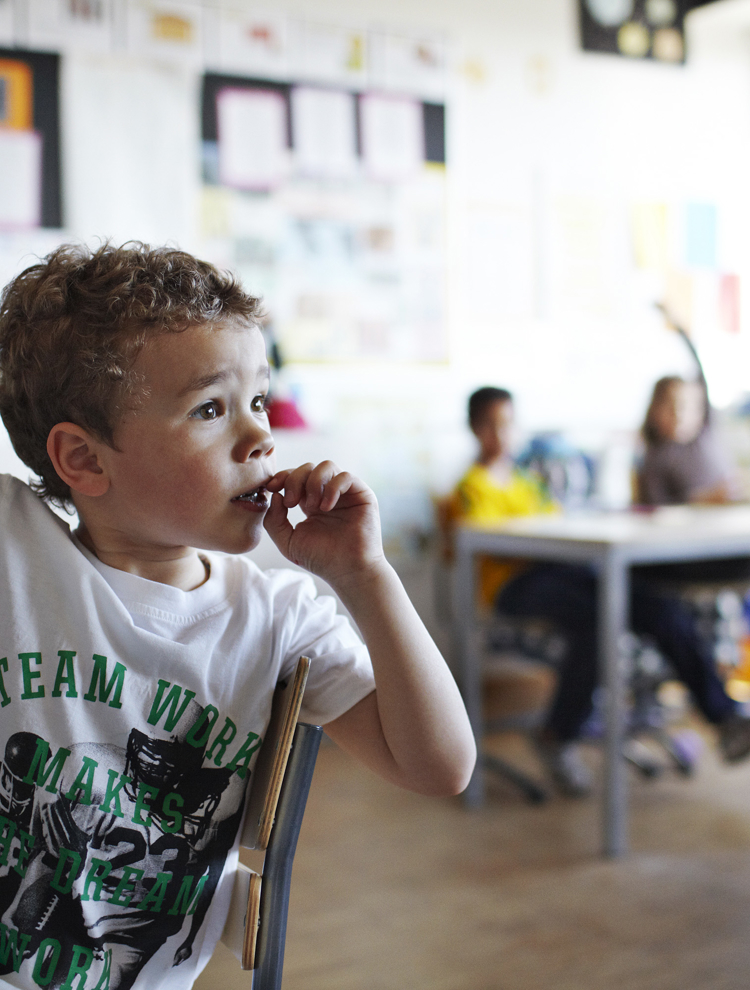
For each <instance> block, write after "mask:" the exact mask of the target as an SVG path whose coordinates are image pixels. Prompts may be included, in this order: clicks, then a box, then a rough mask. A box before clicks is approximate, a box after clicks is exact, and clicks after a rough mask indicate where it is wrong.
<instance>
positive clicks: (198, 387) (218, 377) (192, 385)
mask: <svg viewBox="0 0 750 990" xmlns="http://www.w3.org/2000/svg"><path fill="white" fill-rule="evenodd" d="M228 377H229V372H228V371H226V370H224V371H212V372H209V374H207V375H199V376H198V377H197V378H191V379H190V381H189V382H188V383H187V385H185V386H184V387H183V388H181V389H180V391H179V392H178V393H177V397H178V398H180V399H181V398H182V397H183V396H184V395H188V394H189V393H190V392H202V391H203V389H205V388H211V386H212V385H218V384H219V383H220V382H224V381H226V380H227V378H228ZM258 377H259V378H260V380H261V382H267V381H268V380H269V379H270V377H271V371H270V368H269V366H268V365H267V364H264V365H261V367H260V368H259V369H258Z"/></svg>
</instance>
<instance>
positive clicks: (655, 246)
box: [630, 203, 667, 270]
mask: <svg viewBox="0 0 750 990" xmlns="http://www.w3.org/2000/svg"><path fill="white" fill-rule="evenodd" d="M630 224H631V232H632V238H633V254H634V256H635V263H636V265H637V267H638V268H656V269H659V270H663V269H664V268H666V265H667V207H666V205H665V204H664V203H636V204H634V205H633V206H632V207H631V210H630Z"/></svg>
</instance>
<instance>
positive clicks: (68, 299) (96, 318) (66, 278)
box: [0, 242, 259, 505]
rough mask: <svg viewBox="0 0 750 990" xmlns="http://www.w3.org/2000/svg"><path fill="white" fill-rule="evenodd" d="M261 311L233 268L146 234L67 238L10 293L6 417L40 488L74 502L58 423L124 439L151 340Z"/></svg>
mask: <svg viewBox="0 0 750 990" xmlns="http://www.w3.org/2000/svg"><path fill="white" fill-rule="evenodd" d="M258 316H259V302H258V300H257V299H256V298H254V297H253V296H249V295H247V293H245V292H244V291H243V290H242V288H241V287H240V286H239V284H238V283H237V282H236V281H235V280H234V278H233V277H232V276H231V275H230V274H228V273H226V272H221V271H219V270H218V269H216V268H214V266H213V265H210V264H208V263H207V262H204V261H198V260H197V259H196V258H194V257H192V255H190V254H186V253H185V252H183V251H177V250H173V249H170V248H151V247H149V246H148V245H146V244H141V243H138V242H129V243H127V244H125V245H123V246H122V247H114V246H112V245H110V244H104V245H103V246H102V247H100V248H98V249H97V250H94V251H92V250H90V249H89V248H87V247H85V246H76V245H63V246H62V247H59V248H57V249H56V250H55V251H53V252H52V253H51V254H49V255H48V256H47V257H46V258H45V259H44V260H43V261H42V262H40V263H39V264H37V265H32V266H31V267H30V268H27V269H26V270H25V271H24V272H22V273H21V274H20V275H18V276H17V277H16V278H15V279H13V281H12V282H10V283H9V284H8V285H7V286H6V288H5V290H4V291H3V294H2V298H1V299H0V416H2V419H3V422H4V423H5V426H6V429H7V430H8V433H9V434H10V438H11V441H12V443H13V447H14V449H15V451H16V453H17V454H18V456H19V457H20V458H21V460H22V461H23V462H24V463H25V464H27V465H28V466H29V467H30V468H31V469H32V471H34V472H35V474H37V475H38V476H39V478H40V481H39V482H38V483H36V484H35V485H33V486H32V487H33V488H34V490H35V491H36V493H37V494H38V495H39V496H40V497H42V498H45V499H48V500H49V501H51V502H55V503H57V504H59V505H65V504H68V503H70V489H69V488H68V486H67V485H66V484H65V483H64V482H63V481H62V480H61V478H60V477H59V476H58V475H57V472H56V471H55V469H54V467H53V466H52V462H51V461H50V459H49V456H48V454H47V437H48V436H49V432H50V430H51V429H52V427H53V426H54V425H55V424H56V423H61V422H66V421H67V422H72V423H75V424H76V425H77V426H80V427H83V428H84V429H87V430H89V431H90V432H91V433H92V434H94V435H95V436H96V437H97V438H98V439H100V440H103V441H104V442H105V443H107V444H109V445H110V446H114V428H115V424H116V421H117V417H118V415H119V414H120V413H121V412H122V409H123V407H124V404H125V402H126V400H127V399H128V398H131V399H134V398H135V397H136V396H137V395H139V383H138V381H137V380H136V376H135V375H134V373H133V371H132V367H133V362H134V361H135V359H136V357H137V356H138V354H139V352H140V350H141V349H142V347H143V346H144V344H145V343H146V341H147V340H149V339H150V338H152V337H155V336H158V335H160V334H163V333H179V332H180V331H182V330H186V329H187V328H188V327H189V326H196V325H198V326H215V327H218V326H219V325H221V324H222V323H225V322H226V321H229V320H233V319H234V320H238V321H243V322H246V323H253V322H255V321H256V320H257V318H258Z"/></svg>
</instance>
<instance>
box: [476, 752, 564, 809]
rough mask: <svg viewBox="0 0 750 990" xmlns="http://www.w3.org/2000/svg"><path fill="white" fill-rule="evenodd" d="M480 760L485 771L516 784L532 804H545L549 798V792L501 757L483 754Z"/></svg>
mask: <svg viewBox="0 0 750 990" xmlns="http://www.w3.org/2000/svg"><path fill="white" fill-rule="evenodd" d="M480 758H481V760H482V766H483V767H484V768H485V769H487V770H491V771H492V772H493V773H496V774H497V775H498V776H500V777H504V778H505V779H506V780H509V781H510V782H511V783H512V784H515V786H516V787H517V788H518V789H519V790H520V791H521V792H522V793H523V795H524V796H525V797H526V798H527V799H528V800H529V801H530V802H531V803H532V804H543V803H544V802H545V801H546V800H547V799H548V798H549V792H548V791H546V790H545V789H544V788H543V787H542V786H541V785H540V784H537V782H536V781H535V780H532V779H531V777H528V776H527V775H526V774H525V773H522V772H521V771H520V770H518V769H516V767H514V766H512V764H510V763H506V761H505V760H502V759H500V757H498V756H490V755H489V753H482V754H481V757H480Z"/></svg>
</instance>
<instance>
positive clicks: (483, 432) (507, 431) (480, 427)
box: [474, 401, 513, 462]
mask: <svg viewBox="0 0 750 990" xmlns="http://www.w3.org/2000/svg"><path fill="white" fill-rule="evenodd" d="M474 435H475V436H476V438H477V440H479V448H480V449H479V456H480V459H481V460H482V461H485V462H487V461H495V460H498V459H499V458H502V457H507V456H509V454H510V452H511V448H512V444H513V403H512V402H507V401H498V402H493V403H492V404H491V405H489V406H487V408H486V409H485V410H484V412H483V413H482V414H481V416H480V417H479V421H478V422H477V423H475V424H474Z"/></svg>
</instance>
